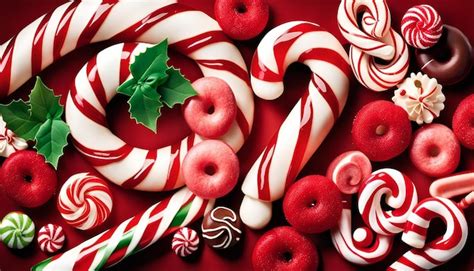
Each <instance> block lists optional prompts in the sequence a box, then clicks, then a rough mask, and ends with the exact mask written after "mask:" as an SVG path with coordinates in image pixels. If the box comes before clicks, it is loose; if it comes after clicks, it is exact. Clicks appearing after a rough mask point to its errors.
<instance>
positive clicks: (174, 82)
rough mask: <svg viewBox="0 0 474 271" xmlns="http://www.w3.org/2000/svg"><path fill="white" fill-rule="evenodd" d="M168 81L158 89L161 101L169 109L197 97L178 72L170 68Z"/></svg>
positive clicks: (189, 84)
mask: <svg viewBox="0 0 474 271" xmlns="http://www.w3.org/2000/svg"><path fill="white" fill-rule="evenodd" d="M167 73H168V80H166V82H164V83H163V84H162V85H161V86H159V87H158V92H159V93H160V94H161V100H162V101H163V103H164V104H166V105H167V106H168V107H169V108H171V107H173V106H174V105H175V104H183V103H184V101H186V99H188V98H189V97H192V96H195V95H197V93H196V91H195V90H194V88H193V86H192V85H191V82H189V80H188V79H186V78H185V77H184V76H183V75H182V74H181V72H180V71H179V70H177V69H175V68H173V67H171V68H170V69H168V71H167Z"/></svg>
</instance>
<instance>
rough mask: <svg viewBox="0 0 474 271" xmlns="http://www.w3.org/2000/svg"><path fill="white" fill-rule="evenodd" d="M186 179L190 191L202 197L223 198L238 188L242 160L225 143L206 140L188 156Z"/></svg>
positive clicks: (184, 166)
mask: <svg viewBox="0 0 474 271" xmlns="http://www.w3.org/2000/svg"><path fill="white" fill-rule="evenodd" d="M183 177H184V181H185V183H186V185H187V186H188V188H189V190H191V191H192V192H193V193H194V194H196V195H198V196H199V197H201V198H204V199H214V198H220V197H222V196H225V195H226V194H228V193H229V192H230V191H232V189H234V187H235V185H236V184H237V180H238V178H239V159H238V158H237V155H235V153H234V151H233V150H232V149H231V148H230V147H229V146H228V145H227V144H225V143H224V142H222V141H220V140H205V141H203V142H201V143H199V144H197V145H195V146H194V147H192V148H191V149H190V150H189V152H188V154H186V157H185V158H184V161H183Z"/></svg>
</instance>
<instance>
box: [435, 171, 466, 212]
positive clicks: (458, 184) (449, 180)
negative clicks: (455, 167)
mask: <svg viewBox="0 0 474 271" xmlns="http://www.w3.org/2000/svg"><path fill="white" fill-rule="evenodd" d="M430 194H431V196H433V197H443V198H448V199H450V198H452V197H456V196H460V195H466V194H467V196H465V197H464V198H463V199H462V200H461V201H460V202H459V203H458V205H459V207H460V208H461V209H466V208H467V207H469V206H470V205H472V204H474V170H471V171H466V172H461V173H457V174H454V175H451V176H448V177H444V178H441V179H438V180H436V181H434V182H432V183H431V185H430Z"/></svg>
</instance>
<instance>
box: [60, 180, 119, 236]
mask: <svg viewBox="0 0 474 271" xmlns="http://www.w3.org/2000/svg"><path fill="white" fill-rule="evenodd" d="M112 205H113V204H112V194H111V192H110V189H109V186H108V185H107V183H106V182H105V181H104V180H102V179H101V178H99V177H96V176H94V175H91V174H89V173H79V174H76V175H73V176H71V177H70V178H69V179H68V180H67V181H66V182H65V183H64V185H63V186H62V188H61V191H60V192H59V197H58V209H59V213H60V214H61V216H62V217H63V218H64V219H65V220H66V222H67V223H68V224H70V225H71V226H73V227H75V228H77V229H80V230H89V229H92V228H94V227H97V226H99V225H101V224H102V223H103V222H104V221H105V220H106V219H107V218H108V217H109V215H110V212H111V211H112Z"/></svg>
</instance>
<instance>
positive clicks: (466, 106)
mask: <svg viewBox="0 0 474 271" xmlns="http://www.w3.org/2000/svg"><path fill="white" fill-rule="evenodd" d="M453 132H454V134H455V135H456V137H457V138H458V139H459V141H460V142H461V144H462V145H463V146H464V147H466V148H468V149H471V150H474V94H471V95H469V96H467V97H466V98H465V99H464V100H462V101H461V103H459V105H458V107H457V108H456V111H455V112H454V116H453Z"/></svg>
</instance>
